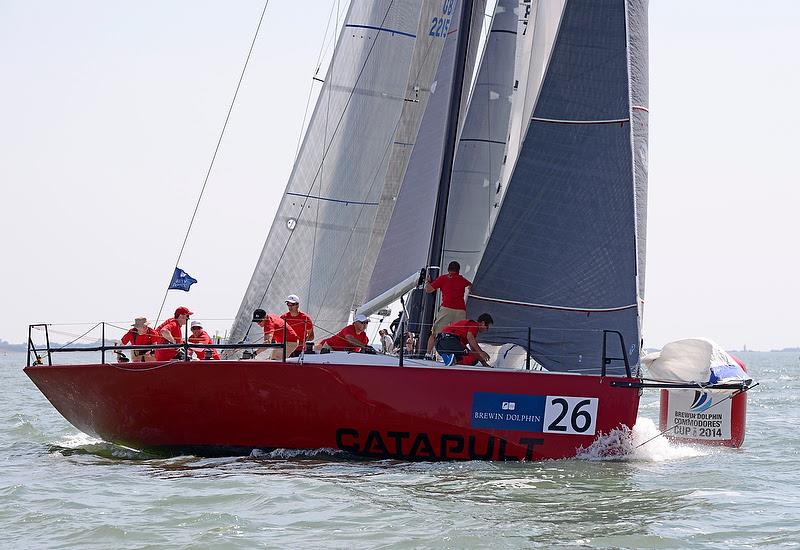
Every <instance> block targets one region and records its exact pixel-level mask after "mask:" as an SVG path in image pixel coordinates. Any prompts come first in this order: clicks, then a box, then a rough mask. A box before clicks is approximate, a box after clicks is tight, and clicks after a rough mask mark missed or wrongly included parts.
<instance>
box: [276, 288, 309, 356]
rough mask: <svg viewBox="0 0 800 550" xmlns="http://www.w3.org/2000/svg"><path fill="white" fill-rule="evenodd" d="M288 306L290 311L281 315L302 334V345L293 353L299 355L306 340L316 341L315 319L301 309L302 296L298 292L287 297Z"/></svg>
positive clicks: (296, 331)
mask: <svg viewBox="0 0 800 550" xmlns="http://www.w3.org/2000/svg"><path fill="white" fill-rule="evenodd" d="M286 307H287V308H288V309H289V311H287V312H286V313H284V314H283V315H281V319H284V320H285V321H286V324H287V325H289V326H290V327H292V329H294V331H295V333H296V334H297V335H298V336H300V346H299V347H298V348H297V349H296V350H295V352H294V353H293V354H292V355H293V356H298V355H300V352H301V351H303V345H304V344H305V343H306V342H313V341H314V321H313V320H312V319H311V317H310V316H309V315H308V314H307V313H303V312H302V311H300V298H299V297H298V296H297V294H289V296H287V297H286Z"/></svg>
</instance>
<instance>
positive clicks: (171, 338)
mask: <svg viewBox="0 0 800 550" xmlns="http://www.w3.org/2000/svg"><path fill="white" fill-rule="evenodd" d="M190 315H192V312H191V311H189V308H188V307H184V306H181V307H179V308H178V309H176V310H175V317H172V318H170V319H167V320H166V321H164V322H163V323H161V324H160V325H158V328H156V332H157V333H158V336H159V338H158V342H157V343H158V344H167V343H169V344H182V343H183V327H185V326H186V323H187V322H188V321H189V316H190ZM177 354H178V350H177V349H168V348H163V349H157V350H156V361H170V360H172V359H174V358H175V356H176V355H177Z"/></svg>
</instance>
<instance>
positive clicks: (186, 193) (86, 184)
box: [0, 0, 800, 349]
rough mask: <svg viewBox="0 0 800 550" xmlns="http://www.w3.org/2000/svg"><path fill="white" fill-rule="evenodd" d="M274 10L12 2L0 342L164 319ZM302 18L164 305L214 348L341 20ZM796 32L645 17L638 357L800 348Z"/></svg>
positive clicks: (768, 18)
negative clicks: (645, 171) (701, 339)
mask: <svg viewBox="0 0 800 550" xmlns="http://www.w3.org/2000/svg"><path fill="white" fill-rule="evenodd" d="M334 1H335V0H334ZM342 4H344V2H342ZM262 6H263V3H262V2H261V1H260V0H259V1H246V0H239V1H237V2H221V1H204V2H201V1H197V0H191V1H189V0H186V1H163V2H162V1H143V0H139V1H136V2H130V1H129V2H124V1H117V2H107V1H99V0H98V1H73V2H66V1H34V0H18V1H14V0H0V79H2V86H0V200H1V201H2V202H1V203H0V205H1V206H0V235H2V239H3V247H2V268H0V269H1V271H0V338H4V339H6V340H9V341H12V342H21V341H24V339H25V338H26V331H27V325H28V324H29V323H33V322H42V321H47V322H52V323H80V322H91V321H99V320H105V321H112V322H114V321H116V322H120V323H124V322H126V321H127V322H128V323H129V320H130V318H132V317H133V316H135V315H137V314H143V315H146V316H148V317H150V318H151V319H153V318H154V317H155V315H156V313H157V311H158V307H159V305H160V304H161V300H162V297H163V294H164V289H165V288H166V285H167V283H168V282H169V278H170V276H171V273H172V268H173V266H174V263H175V259H176V257H177V254H178V251H179V249H180V245H181V242H182V241H183V237H184V232H185V230H186V227H187V224H188V221H189V218H190V216H191V214H192V210H193V209H194V204H195V200H196V198H197V195H198V193H199V191H200V188H201V185H202V183H203V178H204V176H205V173H206V170H207V169H208V165H209V162H210V160H211V155H212V153H213V150H214V146H215V144H216V140H217V137H218V135H219V131H220V129H221V127H222V123H223V121H224V119H225V114H226V112H227V109H228V105H229V102H230V99H231V97H232V95H233V91H234V89H235V85H236V82H237V79H238V76H239V72H240V71H241V67H242V63H243V61H244V58H245V55H246V53H247V49H248V48H249V45H250V40H251V38H252V33H253V31H254V30H255V26H256V23H257V21H258V16H259V14H260V13H261V8H262ZM298 6H300V3H298V2H297V1H296V0H292V1H289V0H272V1H271V2H270V5H269V7H268V8H267V14H266V18H265V22H264V26H263V28H262V31H261V35H260V38H259V40H258V42H257V44H256V47H255V50H254V52H253V57H252V59H251V61H250V67H249V69H248V72H247V75H246V76H245V81H244V83H243V87H242V90H241V91H240V95H239V100H238V102H237V105H236V107H235V109H234V112H233V116H232V119H231V122H230V123H229V127H228V131H227V133H226V136H225V139H224V141H223V144H222V148H221V150H220V153H219V155H218V158H217V161H216V164H215V166H214V169H213V172H212V174H211V178H210V180H209V184H208V187H207V190H206V193H205V196H204V199H203V202H202V203H201V206H200V210H199V212H198V215H197V219H196V222H195V226H194V229H193V231H192V233H191V236H190V238H189V241H188V243H187V246H186V251H185V252H184V255H183V259H182V260H181V267H182V268H184V269H185V270H186V271H188V272H189V273H190V274H192V275H193V276H194V277H196V278H197V279H199V281H200V282H199V283H198V284H196V285H195V286H194V287H193V288H192V290H191V292H190V293H188V294H186V293H182V292H178V291H172V292H170V294H169V297H168V299H167V306H166V308H165V310H166V312H167V313H169V312H171V311H172V310H173V309H174V308H175V307H176V306H177V305H182V304H185V305H188V306H189V307H190V308H192V309H193V310H194V311H195V312H196V313H197V315H196V316H197V317H200V318H204V319H219V320H218V321H208V322H207V323H206V324H207V325H208V326H209V328H210V329H211V331H212V332H213V330H214V329H219V331H220V332H223V331H224V330H225V329H226V328H228V327H229V326H230V322H229V321H228V319H231V318H232V317H233V315H234V314H235V312H236V310H237V308H238V306H239V303H240V300H241V297H242V295H243V293H244V289H245V287H246V285H247V283H248V281H249V279H250V275H251V274H252V270H253V267H254V264H255V261H256V259H257V257H258V254H259V253H260V251H261V248H262V246H263V244H264V239H265V237H266V234H267V231H268V229H269V225H270V223H271V220H272V216H273V214H274V212H275V209H276V208H277V205H278V201H279V198H280V195H281V192H282V189H283V186H284V185H285V183H286V180H287V177H288V175H289V171H290V169H291V165H292V161H293V157H294V154H295V150H296V146H297V140H298V137H299V134H300V128H301V122H302V118H303V113H304V111H305V107H306V100H307V97H308V93H309V88H310V85H311V77H312V76H313V74H314V69H315V66H316V62H317V57H318V55H319V52H320V48H321V46H322V42H323V38H322V36H323V31H324V29H325V25H326V23H327V21H328V15H329V13H330V10H331V6H332V2H331V0H312V1H311V2H304V3H302V6H303V7H302V8H299V7H298ZM798 35H800V2H795V1H792V0H786V1H778V0H765V1H764V2H759V3H754V2H750V1H743V0H742V1H712V0H702V1H697V0H692V1H689V0H652V1H651V3H650V105H649V106H650V195H649V224H648V248H647V254H648V256H647V288H646V295H645V304H646V305H645V332H644V338H645V345H646V346H648V347H656V346H661V345H662V344H664V343H665V342H668V341H670V340H674V339H677V338H681V337H686V336H695V335H704V336H708V337H711V338H713V339H715V340H717V341H718V342H720V343H721V344H722V345H723V346H725V347H727V348H729V349H733V348H737V349H738V348H741V347H742V346H743V345H745V344H746V345H747V346H748V348H754V349H770V348H775V347H784V346H795V345H800V322H799V321H798V319H799V318H800V285H799V284H798V278H800V259H798V247H797V244H796V241H797V239H798V236H800V221H798V219H800V216H798V213H797V210H798V206H799V205H800V186H798V183H800V182H799V180H800V178H798V175H797V173H798V171H797V168H796V167H795V165H796V163H797V162H796V158H797V156H798V155H799V154H800V152H798V151H797V148H798V138H797V133H798V129H799V128H800V107H798V104H797V101H798V100H797V98H798V97H800V58H799V57H798V50H799V49H800V48H799V47H798ZM162 317H164V315H162ZM56 328H58V329H59V330H61V331H62V332H65V333H68V334H78V333H80V332H83V330H85V328H88V327H82V325H74V326H61V327H56ZM54 338H55V339H56V340H59V341H64V340H65V339H67V335H54Z"/></svg>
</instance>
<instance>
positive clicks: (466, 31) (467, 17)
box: [417, 0, 473, 353]
mask: <svg viewBox="0 0 800 550" xmlns="http://www.w3.org/2000/svg"><path fill="white" fill-rule="evenodd" d="M461 4H462V5H461V18H460V21H459V23H458V37H457V40H456V59H455V63H454V64H453V80H452V86H451V88H450V110H449V112H448V114H447V121H446V126H445V136H446V138H445V143H444V154H443V155H442V166H441V170H440V175H439V190H438V192H437V195H436V210H434V216H433V232H432V234H431V244H430V248H429V249H428V275H429V276H430V277H431V279H434V278H436V276H438V275H439V273H440V271H441V270H440V264H441V262H442V250H443V248H444V228H445V220H446V218H447V200H448V198H449V196H450V179H451V177H452V172H453V158H454V157H455V151H456V143H457V142H458V119H459V111H460V109H461V95H462V90H463V87H464V72H465V67H466V64H467V53H468V51H469V35H470V23H471V21H472V7H473V0H461ZM435 307H436V293H431V294H427V293H426V294H425V295H424V299H423V306H422V319H421V322H422V324H421V327H420V337H419V341H418V342H417V346H418V347H417V351H418V352H419V353H424V350H425V349H426V347H427V345H428V338H429V336H430V334H431V328H432V325H433V317H434V310H435Z"/></svg>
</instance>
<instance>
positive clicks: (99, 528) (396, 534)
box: [0, 352, 800, 550]
mask: <svg viewBox="0 0 800 550" xmlns="http://www.w3.org/2000/svg"><path fill="white" fill-rule="evenodd" d="M740 355H741V357H742V359H743V360H744V361H745V362H746V363H747V364H748V366H749V368H750V372H751V373H752V375H753V377H754V378H755V379H756V380H757V381H759V382H760V383H761V384H760V386H758V387H757V388H755V389H753V390H751V392H750V393H749V403H748V419H747V421H748V426H747V438H746V441H745V444H744V446H743V447H742V448H741V449H727V448H713V447H704V446H689V445H681V444H676V443H674V442H670V441H668V440H666V439H664V438H663V437H660V436H658V437H655V439H652V440H651V441H650V442H648V443H646V444H644V445H642V446H640V447H637V445H639V444H640V443H642V442H645V441H647V440H650V439H651V438H653V437H654V436H657V435H658V430H657V418H658V392H657V391H654V390H650V391H647V392H645V394H644V395H643V397H642V404H641V410H640V417H639V421H638V423H637V425H636V427H635V429H634V433H633V440H632V443H631V444H630V448H631V452H630V453H629V454H628V455H626V456H624V457H622V458H620V457H613V456H612V457H609V456H607V455H608V454H609V453H606V452H604V451H603V449H604V445H605V444H608V446H612V445H611V444H612V443H614V442H613V441H605V442H600V444H598V445H596V446H594V447H593V448H592V449H590V450H588V451H587V452H585V453H583V454H582V456H581V458H580V459H573V460H558V461H546V462H535V463H487V462H438V463H427V462H415V463H410V462H401V461H394V460H385V461H353V460H344V459H342V458H341V457H340V456H337V455H330V454H327V453H297V452H289V451H276V452H272V453H263V452H258V451H255V452H253V453H252V454H251V456H248V457H236V458H214V459H209V458H200V457H194V456H180V457H174V458H168V459H164V458H160V457H155V456H150V455H147V454H144V453H139V452H136V451H132V450H129V449H125V448H122V447H117V446H114V445H111V444H108V443H105V442H102V441H99V440H96V439H93V438H91V437H88V436H86V435H84V434H82V433H81V432H79V431H78V430H76V429H75V428H74V427H72V426H71V425H70V424H69V423H68V422H67V421H66V420H64V419H63V418H62V417H61V416H60V415H59V414H58V413H57V412H56V411H55V410H54V409H53V407H52V406H51V405H50V404H49V403H48V401H47V400H46V399H45V398H44V396H42V395H41V393H39V391H38V390H37V389H36V387H35V386H34V385H33V383H31V382H30V381H29V380H28V378H27V377H26V376H25V375H24V373H23V372H22V367H23V366H24V363H25V356H24V354H21V353H11V352H8V353H3V352H0V386H1V387H2V388H3V389H2V392H1V393H0V419H2V421H1V422H0V457H1V459H2V467H0V547H3V548H164V547H172V548H255V547H275V548H277V547H290V548H299V547H312V546H325V547H329V548H351V547H359V548H361V547H365V548H367V547H381V548H420V547H424V548H478V547H481V548H482V547H491V548H520V547H524V548H529V547H545V548H553V547H565V548H720V549H726V550H727V549H730V548H742V547H754V546H760V547H789V548H797V547H800V461H798V449H800V445H798V443H799V440H800V438H799V437H798V423H800V413H798V405H800V399H798V393H799V392H800V375H799V374H798V371H800V354H798V353H788V352H787V353H758V352H750V353H742V354H740ZM80 359H81V358H80V357H75V356H73V357H72V358H71V360H73V361H79V360H80ZM611 437H614V436H611Z"/></svg>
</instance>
